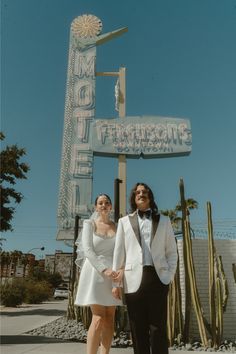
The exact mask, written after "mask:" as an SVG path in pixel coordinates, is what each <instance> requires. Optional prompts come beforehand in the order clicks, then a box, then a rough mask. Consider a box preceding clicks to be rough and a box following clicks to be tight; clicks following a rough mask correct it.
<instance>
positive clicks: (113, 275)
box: [103, 268, 124, 283]
mask: <svg viewBox="0 0 236 354" xmlns="http://www.w3.org/2000/svg"><path fill="white" fill-rule="evenodd" d="M103 274H104V275H105V276H106V277H108V278H110V279H112V280H113V281H114V282H115V283H120V282H121V281H122V279H123V274H124V269H119V270H118V271H117V272H115V271H113V270H112V269H111V268H107V269H105V270H104V271H103Z"/></svg>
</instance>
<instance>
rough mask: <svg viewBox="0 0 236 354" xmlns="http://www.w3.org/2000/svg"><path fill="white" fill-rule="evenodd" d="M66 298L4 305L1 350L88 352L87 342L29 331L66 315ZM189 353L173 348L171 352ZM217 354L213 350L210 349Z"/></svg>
mask: <svg viewBox="0 0 236 354" xmlns="http://www.w3.org/2000/svg"><path fill="white" fill-rule="evenodd" d="M66 308H67V302H66V301H54V302H48V303H44V304H40V305H30V306H26V307H21V308H16V309H15V308H1V311H0V316H1V322H0V323H1V354H26V353H30V354H42V353H44V354H45V353H48V354H86V344H84V343H79V342H71V341H65V340H60V339H56V338H48V337H44V336H32V335H29V334H25V333H26V332H28V331H30V330H32V329H34V328H38V327H40V326H43V325H45V324H46V323H49V322H51V321H54V320H55V319H57V318H58V317H61V316H63V315H65V313H66ZM184 353H185V354H187V353H186V352H185V351H182V350H181V351H179V350H175V351H173V350H170V354H184ZM211 353H212V354H214V352H211ZM110 354H133V349H132V348H111V350H110Z"/></svg>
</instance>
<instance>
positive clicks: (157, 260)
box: [113, 211, 178, 293]
mask: <svg viewBox="0 0 236 354" xmlns="http://www.w3.org/2000/svg"><path fill="white" fill-rule="evenodd" d="M151 255H152V259H153V263H154V267H155V269H156V272H157V274H158V276H159V278H160V280H161V281H162V282H163V284H166V285H167V284H169V283H170V282H171V281H172V280H173V278H174V275H175V271H176V266H177V259H178V256H177V247H176V241H175V236H174V232H173V229H172V226H171V223H170V219H169V217H166V216H163V215H161V216H160V220H159V223H158V225H157V221H155V220H153V221H152V240H151ZM120 268H124V292H125V293H133V292H136V291H137V290H138V288H139V286H140V284H141V279H142V273H143V253H142V248H141V242H140V232H139V224H138V217H137V212H136V211H135V212H134V213H133V214H130V215H126V216H124V217H123V218H121V219H120V220H119V222H118V228H117V233H116V244H115V249H114V256H113V269H114V270H118V269H120Z"/></svg>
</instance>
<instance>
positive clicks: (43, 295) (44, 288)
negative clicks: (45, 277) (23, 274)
mask: <svg viewBox="0 0 236 354" xmlns="http://www.w3.org/2000/svg"><path fill="white" fill-rule="evenodd" d="M50 296H51V287H50V285H49V284H48V282H46V281H40V282H34V281H32V280H31V281H28V282H27V286H26V291H25V297H24V301H25V302H26V303H27V304H40V303H41V302H43V301H45V300H48V299H49V298H50Z"/></svg>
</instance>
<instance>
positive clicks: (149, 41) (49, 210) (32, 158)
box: [1, 0, 236, 257]
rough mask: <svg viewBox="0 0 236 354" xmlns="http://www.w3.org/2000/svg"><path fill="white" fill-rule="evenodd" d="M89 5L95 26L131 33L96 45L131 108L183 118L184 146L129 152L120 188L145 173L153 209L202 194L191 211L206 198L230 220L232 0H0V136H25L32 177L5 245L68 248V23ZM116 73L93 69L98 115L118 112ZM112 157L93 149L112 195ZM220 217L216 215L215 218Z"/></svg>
mask: <svg viewBox="0 0 236 354" xmlns="http://www.w3.org/2000/svg"><path fill="white" fill-rule="evenodd" d="M85 13H90V14H94V15H96V16H97V17H99V18H100V19H101V20H102V22H103V33H106V32H110V31H113V30H115V29H118V28H120V27H124V26H127V27H128V33H125V34H123V35H122V36H121V37H119V38H117V39H114V40H112V41H110V42H108V43H105V44H103V45H102V46H99V47H98V48H97V71H117V70H118V69H119V67H120V66H122V65H124V66H125V67H126V70H127V106H126V112H127V115H130V116H132V115H133V116H135V115H145V114H146V115H160V116H167V117H168V116H171V117H182V118H188V119H189V120H190V122H191V126H192V135H193V147H192V153H191V155H190V156H188V157H178V158H168V159H151V160H142V159H140V160H138V159H133V160H128V162H127V190H128V191H129V190H130V189H131V187H132V186H133V185H134V184H135V183H136V182H137V181H144V182H146V183H147V184H149V185H150V187H151V188H152V189H153V191H154V194H155V196H156V200H157V202H158V205H159V207H160V208H161V209H166V208H169V209H170V208H173V207H174V206H175V205H176V203H177V202H178V200H179V192H178V183H179V179H180V177H183V178H184V181H185V190H186V197H192V198H194V199H196V200H197V201H198V202H199V209H198V210H197V211H194V212H193V213H192V214H191V215H192V220H193V221H195V222H196V221H197V222H199V221H204V220H205V219H206V202H207V201H211V203H212V209H213V219H214V221H215V223H216V225H218V224H219V223H220V222H223V223H227V222H228V221H229V222H230V223H231V224H232V221H233V223H234V225H235V223H236V208H235V200H236V192H235V181H236V163H235V156H236V142H235V134H236V117H235V113H236V66H235V63H236V44H235V38H236V0H197V1H196V0H178V1H176V0H149V1H148V2H146V1H137V0H120V1H118V2H114V1H107V0H103V1H95V0H92V1H88V0H86V1H75V0H2V1H1V16H2V18H1V30H2V42H1V46H2V48H1V49H2V55H1V77H2V78H1V81H2V85H1V88H2V90H1V130H2V131H3V132H4V134H5V136H6V139H5V143H6V144H9V145H11V144H15V143H17V144H18V145H19V146H20V147H25V148H26V150H27V156H26V157H25V158H24V160H25V161H26V162H27V163H28V164H29V165H30V167H31V170H30V172H29V174H28V179H27V180H25V181H22V182H19V183H17V185H16V188H17V189H18V190H19V191H21V192H22V193H23V195H24V197H25V198H24V200H23V201H22V203H21V204H20V205H18V206H17V211H16V214H15V218H14V222H13V227H14V232H7V233H4V234H3V235H2V237H5V238H6V239H7V241H5V242H4V249H5V250H13V249H20V250H22V251H24V252H27V251H28V250H29V249H31V248H33V247H41V246H45V251H44V252H43V254H42V252H41V251H38V250H35V254H37V255H38V256H39V257H42V256H43V255H44V254H49V253H54V250H55V249H62V250H64V251H71V248H69V247H67V246H66V245H64V244H63V243H62V242H59V241H56V233H57V220H56V216H57V206H58V191H59V174H60V162H61V161H60V160H61V148H62V134H63V121H64V104H65V89H66V76H67V60H68V48H69V30H70V24H71V22H72V21H73V19H74V18H75V17H77V16H79V15H82V14H85ZM114 84H115V81H114V79H113V78H97V83H96V117H97V118H103V117H104V118H106V117H114V118H115V117H117V112H116V111H115V110H114ZM117 169H118V163H117V160H116V159H112V158H101V157H99V158H98V157H96V158H95V172H94V182H93V194H94V196H95V195H96V194H97V193H100V192H106V193H108V194H110V195H111V197H113V181H114V179H115V178H116V177H117V171H118V170H117ZM217 223H218V224H217Z"/></svg>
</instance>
